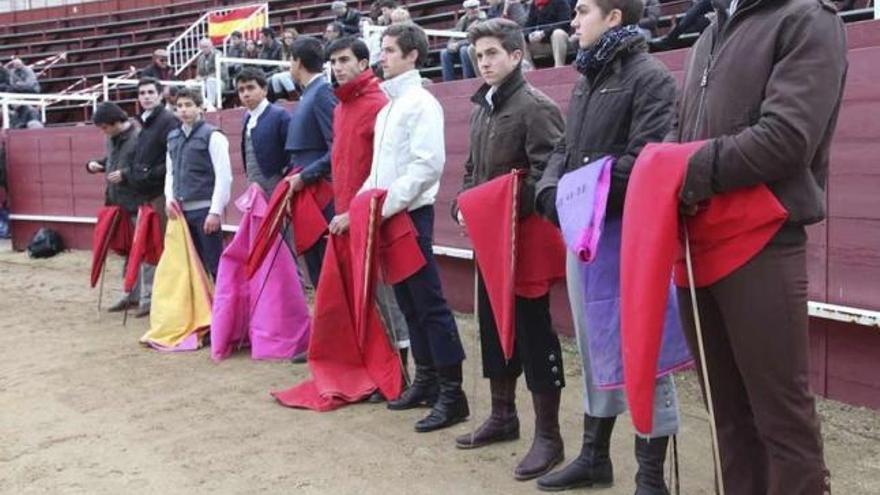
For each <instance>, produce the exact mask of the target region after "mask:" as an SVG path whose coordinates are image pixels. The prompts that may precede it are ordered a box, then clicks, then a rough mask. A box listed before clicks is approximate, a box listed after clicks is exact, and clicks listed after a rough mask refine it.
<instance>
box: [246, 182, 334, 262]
mask: <svg viewBox="0 0 880 495" xmlns="http://www.w3.org/2000/svg"><path fill="white" fill-rule="evenodd" d="M291 173H296V172H295V171H294V172H291ZM332 199H333V188H332V186H331V185H330V183H329V182H327V181H325V180H319V181H317V182H314V183H312V184H309V185H308V186H306V187H305V188H303V189H302V190H300V191H299V192H293V191H292V190H291V189H290V183H288V182H287V181H286V180H282V181H281V182H279V183H278V185H277V186H276V187H275V191H273V192H272V197H271V198H270V199H269V208H268V211H267V212H266V216H265V217H264V218H263V221H262V222H261V223H260V228H259V230H258V231H257V243H256V244H255V245H254V248H253V249H252V250H251V252H250V254H249V255H248V259H247V271H246V273H247V277H248V278H253V276H254V274H255V273H256V272H257V270H258V269H259V268H260V266H262V264H263V260H265V259H266V254H267V253H268V252H269V250H270V249H271V247H272V246H273V240H274V239H275V237H276V236H277V235H278V233H279V232H281V229H282V227H283V226H284V222H285V221H290V222H291V224H292V226H293V238H294V244H295V246H294V249H295V250H296V252H297V254H302V253H304V252H306V251H308V250H309V249H311V248H312V246H314V245H315V243H316V242H318V241H319V240H320V239H321V236H323V235H324V233H325V232H327V219H326V218H324V213H323V211H324V208H326V207H327V205H328V204H329V203H330V201H331V200H332Z"/></svg>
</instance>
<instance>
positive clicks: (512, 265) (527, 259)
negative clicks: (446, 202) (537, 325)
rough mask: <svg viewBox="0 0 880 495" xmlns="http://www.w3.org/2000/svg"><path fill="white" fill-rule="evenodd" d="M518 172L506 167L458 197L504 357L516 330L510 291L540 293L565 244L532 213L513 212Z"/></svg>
mask: <svg viewBox="0 0 880 495" xmlns="http://www.w3.org/2000/svg"><path fill="white" fill-rule="evenodd" d="M522 173H523V172H522V171H521V170H514V171H511V173H509V174H506V175H503V176H501V177H498V178H495V179H493V180H490V181H488V182H486V183H484V184H481V185H479V186H477V187H474V188H471V189H468V190H466V191H464V192H462V193H461V194H460V195H459V196H458V207H459V209H460V210H461V214H462V217H464V221H465V229H466V230H467V233H468V237H470V239H471V243H472V244H473V247H474V252H475V253H476V258H477V261H478V266H479V268H480V273H481V274H482V275H483V280H484V282H485V285H486V292H487V293H488V294H489V301H490V302H491V305H492V313H493V315H494V317H495V322H496V326H497V327H498V333H499V335H498V337H499V339H500V340H501V348H502V351H503V352H504V357H505V359H508V360H509V359H510V358H511V357H512V356H513V346H514V336H515V334H516V331H515V330H516V329H515V327H514V322H515V315H516V310H515V306H514V305H515V301H516V300H515V296H520V297H526V298H536V297H541V296H543V295H544V294H546V293H547V292H548V291H549V290H550V286H551V285H553V283H555V282H556V281H558V280H562V279H564V278H565V243H564V242H563V240H562V236H561V234H560V233H559V230H558V229H557V228H556V227H554V226H553V224H551V223H550V222H548V221H547V220H545V219H544V218H542V217H540V216H538V215H534V214H533V215H529V216H527V217H525V218H522V219H517V217H516V212H517V211H518V208H517V205H516V201H517V200H518V197H517V196H518V191H519V181H520V176H521V175H522Z"/></svg>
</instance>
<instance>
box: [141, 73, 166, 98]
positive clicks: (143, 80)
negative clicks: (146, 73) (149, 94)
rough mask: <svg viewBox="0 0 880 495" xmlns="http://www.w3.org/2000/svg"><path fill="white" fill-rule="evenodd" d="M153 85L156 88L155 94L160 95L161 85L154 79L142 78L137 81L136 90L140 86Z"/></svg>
mask: <svg viewBox="0 0 880 495" xmlns="http://www.w3.org/2000/svg"><path fill="white" fill-rule="evenodd" d="M151 84H152V85H153V86H155V88H156V92H157V93H159V94H162V83H160V82H159V80H158V79H156V78H155V77H142V78H141V79H140V80H139V81H138V85H137V89H141V87H142V86H149V85H151Z"/></svg>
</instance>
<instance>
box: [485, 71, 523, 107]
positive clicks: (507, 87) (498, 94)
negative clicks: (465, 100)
mask: <svg viewBox="0 0 880 495" xmlns="http://www.w3.org/2000/svg"><path fill="white" fill-rule="evenodd" d="M525 84H526V79H525V78H524V77H523V74H522V70H521V68H520V67H517V68H516V69H514V70H513V72H511V73H510V75H508V76H507V79H505V80H504V82H502V83H501V85H500V86H498V89H496V90H495V92H494V93H493V94H492V108H498V107H500V106H502V105H504V102H506V101H507V100H508V98H510V96H511V95H513V94H514V93H516V92H517V91H518V90H519V89H520V88H521V87H523V86H524V85H525ZM491 88H492V86H490V85H488V84H483V85H482V86H480V89H478V90H477V92H476V93H474V95H473V96H472V97H471V101H472V102H474V103H476V104H477V105H482V106H483V107H484V108H486V109H490V108H489V102H488V101H487V100H486V94H487V93H488V92H489V90H490V89H491Z"/></svg>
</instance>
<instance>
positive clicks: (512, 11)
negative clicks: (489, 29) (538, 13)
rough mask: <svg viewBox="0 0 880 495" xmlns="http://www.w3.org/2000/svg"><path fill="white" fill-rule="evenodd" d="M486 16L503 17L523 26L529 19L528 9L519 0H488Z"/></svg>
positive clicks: (491, 17)
mask: <svg viewBox="0 0 880 495" xmlns="http://www.w3.org/2000/svg"><path fill="white" fill-rule="evenodd" d="M488 3H489V9H488V10H486V16H487V17H488V18H489V19H495V18H498V17H500V18H503V19H510V20H511V21H513V22H515V23H517V24H519V25H520V26H525V25H526V22H528V20H529V9H528V8H527V7H526V6H525V5H523V2H521V1H520V0H489V2H488Z"/></svg>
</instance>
